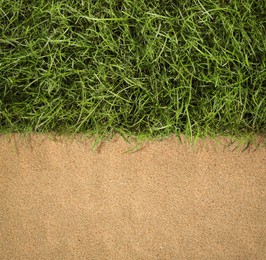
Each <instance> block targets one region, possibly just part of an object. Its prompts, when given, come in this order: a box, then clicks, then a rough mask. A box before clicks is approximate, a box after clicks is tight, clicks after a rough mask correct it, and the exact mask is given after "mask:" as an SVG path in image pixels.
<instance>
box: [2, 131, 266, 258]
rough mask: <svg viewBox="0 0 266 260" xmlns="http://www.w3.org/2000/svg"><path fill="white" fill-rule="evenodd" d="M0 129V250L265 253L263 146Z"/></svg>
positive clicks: (65, 254) (66, 254) (105, 254)
mask: <svg viewBox="0 0 266 260" xmlns="http://www.w3.org/2000/svg"><path fill="white" fill-rule="evenodd" d="M90 145H91V142H90V141H84V140H83V141H73V140H72V141H71V140H62V139H60V140H57V141H56V142H55V141H53V140H49V139H47V138H46V137H45V136H43V135H38V136H33V137H31V138H30V139H29V140H28V141H27V142H25V141H23V142H22V141H21V140H20V139H19V138H18V137H17V136H13V137H12V138H10V139H9V140H8V139H6V138H5V137H1V138H0V184H1V186H0V221H1V222H0V224H1V226H0V232H1V236H0V259H1V260H3V259H7V260H11V259H23V260H24V259H34V260H37V259H38V260H39V259H53V260H54V259H60V260H62V259H145V260H146V259H181V260H183V259H193V260H194V259H203V260H204V259H211V260H213V259H226V260H231V259H243V260H252V259H256V260H257V259H266V228H265V227H266V192H265V187H266V149H265V148H259V149H247V150H246V151H245V152H241V151H240V150H235V151H231V150H232V149H224V148H218V149H217V148H214V147H213V146H212V145H207V146H206V148H198V149H194V151H193V150H192V149H191V148H190V147H189V146H188V145H186V144H183V145H181V144H179V143H178V142H177V141H176V140H175V139H173V138H169V139H167V140H165V141H162V142H154V143H147V144H146V145H145V146H144V147H143V148H142V149H140V150H139V151H137V152H134V153H125V151H126V150H127V149H128V148H129V147H131V146H130V145H129V144H127V143H126V142H125V141H123V140H122V139H121V138H117V139H115V140H113V141H112V142H110V143H103V144H102V145H101V146H100V148H99V149H98V150H97V151H96V152H93V151H92V150H91V146H90Z"/></svg>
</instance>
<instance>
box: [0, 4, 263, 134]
mask: <svg viewBox="0 0 266 260" xmlns="http://www.w3.org/2000/svg"><path fill="white" fill-rule="evenodd" d="M0 33H1V37H0V132H2V133H3V132H5V133H6V132H51V131H54V132H58V133H76V132H88V133H92V134H100V135H105V134H110V133H120V134H122V135H136V136H138V135H146V136H163V135H169V134H180V133H184V134H186V135H189V136H202V135H217V134H218V135H239V134H240V135H242V134H249V133H258V134H265V133H266V1H265V0H257V1H254V0H243V1H239V0H232V1H226V0H223V1H222V0H194V1H192V0H185V1H174V0H160V1H157V0H154V1H144V0H138V1H137V0H125V1H116V0H97V1H96V0H95V1H92V0H91V1H83V0H81V1H72V0H63V1H43V0H39V1H37V0H36V1H22V0H17V1H11V0H5V1H4V0H1V1H0Z"/></svg>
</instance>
